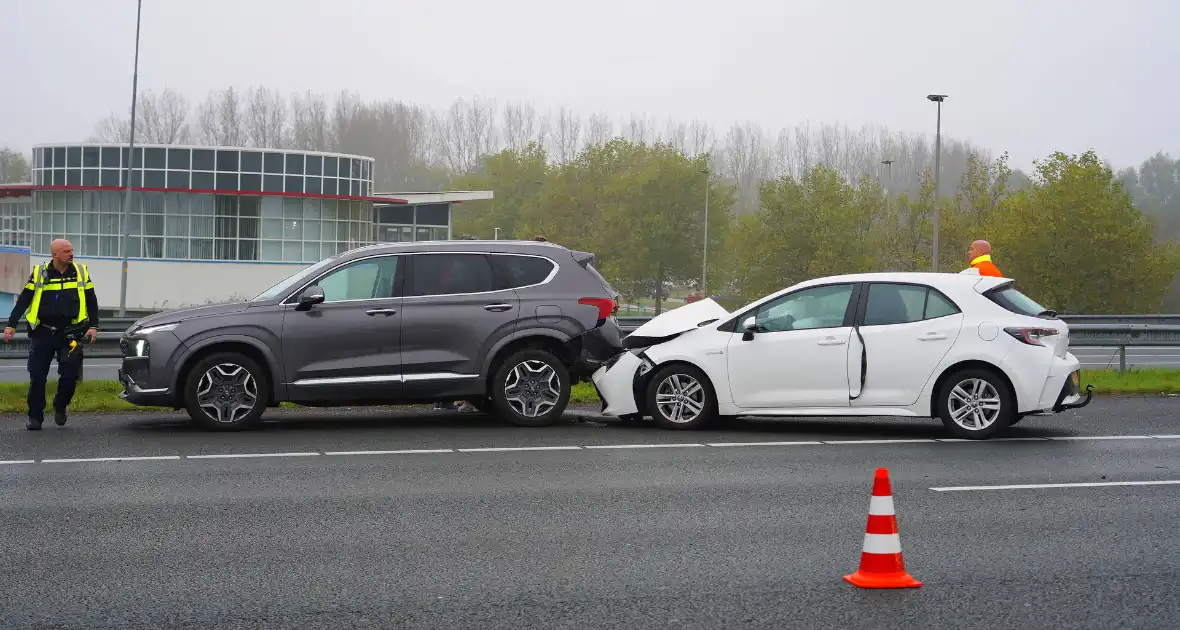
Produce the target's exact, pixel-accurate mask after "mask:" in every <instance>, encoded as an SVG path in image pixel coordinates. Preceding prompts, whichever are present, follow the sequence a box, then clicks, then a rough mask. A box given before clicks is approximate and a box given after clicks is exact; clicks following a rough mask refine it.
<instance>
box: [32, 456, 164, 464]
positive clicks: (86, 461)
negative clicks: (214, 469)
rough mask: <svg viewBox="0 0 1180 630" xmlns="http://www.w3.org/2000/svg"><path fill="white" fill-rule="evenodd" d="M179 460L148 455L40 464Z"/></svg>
mask: <svg viewBox="0 0 1180 630" xmlns="http://www.w3.org/2000/svg"><path fill="white" fill-rule="evenodd" d="M171 459H180V456H179V455H150V456H145V457H79V458H74V459H43V460H41V463H42V464H82V463H89V462H147V461H157V460H171Z"/></svg>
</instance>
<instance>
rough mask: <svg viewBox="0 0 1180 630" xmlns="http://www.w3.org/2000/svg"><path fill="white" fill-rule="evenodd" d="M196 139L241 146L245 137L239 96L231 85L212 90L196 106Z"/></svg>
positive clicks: (202, 141) (214, 143) (215, 143)
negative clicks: (220, 89)
mask: <svg viewBox="0 0 1180 630" xmlns="http://www.w3.org/2000/svg"><path fill="white" fill-rule="evenodd" d="M197 128H198V140H199V141H200V142H201V144H209V145H218V146H234V147H236V146H241V145H242V143H243V142H244V141H245V139H246V131H245V125H244V121H243V119H242V103H241V98H240V97H239V96H238V93H237V91H236V90H234V88H233V87H232V86H230V87H228V88H226V89H225V90H223V91H220V92H218V91H217V90H213V91H211V92H209V96H208V97H206V99H205V101H204V102H202V103H201V104H200V106H198V107H197Z"/></svg>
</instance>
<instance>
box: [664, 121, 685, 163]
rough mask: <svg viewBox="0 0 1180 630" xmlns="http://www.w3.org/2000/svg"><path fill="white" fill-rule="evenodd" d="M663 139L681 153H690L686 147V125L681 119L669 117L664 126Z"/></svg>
mask: <svg viewBox="0 0 1180 630" xmlns="http://www.w3.org/2000/svg"><path fill="white" fill-rule="evenodd" d="M663 141H664V142H666V143H668V144H670V145H672V146H673V147H676V150H678V151H680V152H681V153H684V154H686V155H691V154H690V153H689V149H688V125H687V124H686V123H684V122H683V121H679V120H676V119H675V118H671V117H669V118H668V121H667V123H666V124H665V126H664V133H663Z"/></svg>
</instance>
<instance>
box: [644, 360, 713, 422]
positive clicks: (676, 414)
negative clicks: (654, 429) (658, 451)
mask: <svg viewBox="0 0 1180 630" xmlns="http://www.w3.org/2000/svg"><path fill="white" fill-rule="evenodd" d="M647 409H648V412H649V413H650V414H651V417H652V419H654V420H655V421H656V424H658V425H659V426H661V427H663V428H665V429H679V430H691V429H699V428H702V427H704V426H706V425H708V424H709V423H711V422H713V420H715V419H716V418H717V399H716V398H715V397H714V395H713V386H712V384H711V383H709V379H708V378H707V377H706V376H705V374H704V372H702V371H701V370H699V369H697V368H696V367H694V366H691V365H670V366H668V367H665V368H663V369H660V370H657V371H656V373H655V374H654V375H653V376H652V378H651V380H650V381H649V382H648V386H647Z"/></svg>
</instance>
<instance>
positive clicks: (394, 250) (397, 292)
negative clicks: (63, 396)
mask: <svg viewBox="0 0 1180 630" xmlns="http://www.w3.org/2000/svg"><path fill="white" fill-rule="evenodd" d="M593 262H594V256H593V255H592V254H589V253H586V252H579V251H572V250H569V249H567V248H565V247H561V246H559V245H555V244H552V243H547V242H535V241H469V240H468V241H439V242H429V243H422V242H419V243H401V244H397V243H389V244H381V245H373V246H368V247H361V248H359V249H354V250H352V251H349V252H346V253H344V254H341V255H339V256H334V257H332V258H328V259H326V260H323V261H320V262H318V263H316V264H314V265H312V266H310V267H308V268H306V269H304V270H303V271H301V272H299V273H297V274H295V275H293V276H291V277H290V278H287V279H286V280H284V281H282V282H280V283H279V284H277V285H275V286H273V287H271V288H270V289H267V290H266V291H264V292H263V293H262V294H260V295H258V296H257V297H255V298H254V299H252V300H250V301H248V302H241V303H233V304H216V305H212V306H201V307H196V308H186V309H180V310H175V311H167V312H163V313H157V314H155V315H151V316H148V317H145V318H143V319H140V320H139V321H137V322H136V323H135V324H134V325H132V326H131V328H129V329H128V330H127V332H126V333H124V334H123V337H122V339H121V341H120V346H121V350H122V354H123V362H122V366H121V368H120V369H119V380H120V382H121V383H122V384H123V387H124V391H123V393H122V397H123V398H124V399H125V400H127V401H128V402H131V403H134V404H137V405H158V406H167V407H173V408H175V409H181V408H184V409H187V411H188V413H189V415H190V416H191V417H192V418H193V419H194V420H195V421H196V422H197V423H199V424H200V425H202V426H204V427H206V428H209V429H243V428H247V427H250V426H253V425H255V424H257V423H258V421H259V418H260V417H261V415H262V412H263V411H264V410H265V408H266V407H277V406H278V405H279V403H281V402H284V401H289V402H293V403H296V404H299V405H306V406H339V405H378V404H410V403H425V402H436V401H451V400H458V399H462V400H470V401H472V402H473V403H474V404H475V406H476V407H477V408H478V409H480V410H481V411H485V412H491V413H494V414H496V415H499V416H501V417H503V418H505V419H507V420H508V421H509V422H512V423H514V424H517V425H523V426H542V425H547V424H551V423H552V422H554V421H555V420H556V419H557V418H558V417H560V416H561V414H562V412H564V410H565V407H566V404H567V403H568V402H569V395H570V387H571V386H572V385H573V384H574V383H575V382H578V381H581V380H587V379H588V378H589V375H590V374H592V373H593V371H594V370H595V369H596V368H597V367H598V366H599V365H600V364H601V363H602V362H604V361H606V360H607V359H610V358H611V357H612V356H614V355H616V354H617V353H618V352H620V351H621V340H620V335H619V329H618V325H617V323H616V321H615V317H614V313H615V310H616V302H615V300H616V299H617V297H618V293H617V292H616V291H615V290H614V289H613V288H611V285H610V283H608V282H607V281H606V280H605V279H603V277H602V275H601V274H599V273H598V271H596V270H595V269H594V265H593Z"/></svg>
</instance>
